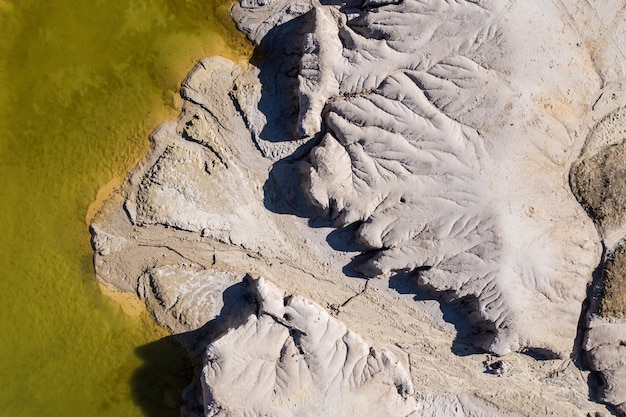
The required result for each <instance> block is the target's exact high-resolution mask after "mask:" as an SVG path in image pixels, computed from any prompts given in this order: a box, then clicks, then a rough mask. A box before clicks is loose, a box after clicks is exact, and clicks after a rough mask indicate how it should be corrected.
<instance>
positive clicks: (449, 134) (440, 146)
mask: <svg viewBox="0 0 626 417" xmlns="http://www.w3.org/2000/svg"><path fill="white" fill-rule="evenodd" d="M280 4H281V2H280V1H275V2H272V3H271V5H270V6H268V5H258V4H256V5H250V4H247V5H246V6H245V7H244V6H243V5H242V6H241V8H239V9H237V8H236V9H235V11H234V16H235V18H236V19H237V18H238V25H239V27H241V28H242V29H243V30H244V31H245V32H246V33H249V34H254V35H252V36H250V37H251V39H252V40H253V41H255V42H256V43H258V44H259V45H261V47H263V45H264V42H266V38H265V37H267V38H269V39H270V40H269V41H267V42H269V43H270V45H276V44H279V43H280V42H282V39H281V38H279V37H278V35H273V34H272V30H271V29H267V27H268V26H271V25H274V27H275V28H277V27H279V26H280V25H281V24H284V22H288V21H296V20H299V21H302V22H307V21H310V22H313V24H312V27H311V29H310V30H311V33H309V34H306V35H305V36H304V42H303V47H302V50H301V64H300V73H299V80H300V85H299V89H298V93H299V97H300V117H299V119H298V128H299V130H300V131H301V133H302V134H303V135H304V136H311V135H313V134H315V133H317V132H318V131H320V130H321V131H322V132H325V133H324V135H323V139H322V141H321V143H320V144H319V145H318V146H317V147H316V148H314V149H313V150H312V151H311V153H310V156H309V164H310V165H309V167H308V169H305V171H306V172H307V174H306V178H305V180H304V185H305V191H306V193H307V195H308V197H309V199H310V201H311V203H312V204H313V205H314V206H316V207H318V208H319V209H320V211H321V212H322V213H324V214H326V215H328V216H330V217H331V219H332V220H333V221H334V223H335V225H337V226H340V227H344V226H348V225H354V224H360V227H358V228H357V230H356V233H355V234H356V238H357V240H358V241H359V242H360V243H361V244H362V246H363V249H364V251H368V252H369V253H374V255H373V256H371V257H370V258H369V260H367V261H366V262H365V263H364V264H363V265H361V266H360V267H359V268H358V269H359V271H360V272H361V273H363V274H364V275H366V276H389V275H390V274H391V273H393V272H394V271H420V273H419V283H420V284H421V285H422V286H424V287H427V288H430V289H434V290H436V291H438V292H443V293H446V294H447V296H448V298H449V299H451V300H464V299H470V300H473V301H471V302H470V303H469V304H471V305H473V306H474V310H473V311H470V312H469V314H470V317H471V319H472V321H473V323H474V324H475V325H476V326H477V327H478V328H480V329H482V333H481V334H480V335H479V336H478V337H477V338H476V340H475V343H476V344H477V345H479V346H482V347H484V348H485V349H487V350H489V351H492V352H494V353H498V354H506V353H508V352H511V351H520V350H524V349H532V350H536V351H543V352H546V353H548V354H550V355H555V356H567V355H568V354H569V353H570V351H571V347H572V342H571V341H572V340H573V339H574V338H575V335H576V324H577V322H578V318H579V316H580V305H581V304H582V301H583V299H584V294H585V288H586V286H587V284H588V283H589V281H590V276H591V272H592V271H593V269H594V268H595V266H596V264H597V259H598V256H599V246H598V245H597V243H596V242H597V237H596V236H597V235H596V232H595V230H594V228H593V226H592V224H591V222H590V221H589V220H588V218H587V217H586V215H585V212H584V211H583V210H582V209H581V208H580V206H579V205H578V204H577V202H576V201H575V199H573V198H572V197H571V193H570V191H569V189H568V187H567V183H566V182H565V181H564V177H565V176H566V173H567V172H568V170H569V163H570V152H571V150H572V149H575V148H577V147H580V146H582V143H581V141H580V140H577V139H576V138H575V137H574V135H573V132H574V130H575V129H577V128H579V127H580V126H579V124H578V122H576V121H575V120H574V119H575V118H576V116H577V115H579V114H582V113H583V112H584V110H585V108H586V106H588V105H589V102H590V101H591V94H593V93H595V92H597V91H598V89H599V87H600V81H601V80H600V77H599V76H598V74H597V73H596V70H595V68H594V67H593V65H592V63H591V62H590V61H589V60H587V59H586V57H584V56H581V55H579V54H577V53H576V52H575V51H573V50H572V49H571V48H568V47H567V45H571V44H574V43H576V42H580V41H581V39H580V36H579V35H578V33H577V30H576V29H575V28H574V27H572V26H571V25H570V24H568V22H567V14H566V13H565V12H564V11H563V10H562V9H560V7H559V5H558V4H552V3H550V4H549V5H545V3H544V2H541V7H542V19H543V20H544V21H549V22H551V23H550V24H549V25H546V26H545V27H542V28H541V30H538V31H537V30H536V27H535V26H533V29H532V30H530V28H529V26H528V25H527V21H525V20H524V18H523V17H522V16H527V17H528V18H529V19H530V18H531V16H533V17H534V13H535V12H536V11H537V8H538V7H539V5H540V3H539V2H507V1H485V2H470V1H460V2H452V3H451V2H422V1H410V0H406V1H403V2H366V3H364V4H363V5H359V4H358V3H356V2H354V3H350V4H343V3H342V4H336V5H335V4H334V3H333V2H323V3H322V4H320V3H316V2H298V3H296V4H300V5H301V7H300V8H299V9H298V13H292V12H293V9H292V8H290V7H291V5H293V4H294V3H293V2H287V1H283V2H282V4H283V5H285V6H284V7H282V6H279V5H280ZM287 5H290V6H289V7H288V6H287ZM339 6H342V7H339ZM304 10H306V11H304ZM248 16H254V18H248ZM277 22H280V23H277ZM264 33H265V34H266V35H263V34H264ZM521 33H523V34H524V36H528V38H529V39H533V37H534V39H545V38H550V39H553V40H554V41H553V42H551V43H548V44H544V47H543V49H542V50H541V51H534V52H533V53H534V56H536V61H537V62H548V61H550V62H551V64H550V65H551V67H552V68H553V70H552V71H551V72H550V73H549V72H546V70H545V68H541V67H538V66H537V65H536V64H534V63H532V62H528V61H527V60H526V56H525V55H523V54H520V52H523V51H524V46H523V45H521V44H520V45H518V42H520V38H519V37H520V34H521ZM322 38H323V39H324V42H321V41H320V39H322ZM286 42H290V40H286ZM524 43H528V41H527V40H526V41H524ZM509 45H510V46H509ZM312 55H314V56H316V57H317V59H313V58H312ZM312 62H313V63H315V65H312V64H311V63H312ZM573 62H575V63H576V64H574V65H572V63H573ZM559 73H561V74H567V76H565V75H564V76H563V77H562V78H559V77H557V76H556V74H559ZM557 80H558V85H557V86H555V85H552V84H551V83H552V82H555V81H557ZM537 90H539V91H541V95H537V94H536V93H535V92H536V91H537ZM312 96H314V97H316V99H317V101H312V99H311V97H312ZM563 97H565V102H564V103H561V102H560V101H559V100H562V98H563ZM321 103H325V106H324V108H323V110H322V109H320V107H321V105H320V104H321ZM557 106H559V107H558V109H556V107H557ZM314 114H317V116H315V117H314ZM322 117H323V118H324V126H323V128H321V127H319V123H318V121H319V120H320V118H322ZM524 120H532V123H527V122H524ZM555 315H558V316H559V317H561V321H559V322H558V323H556V322H555V321H554V320H552V319H550V317H553V316H555ZM564 322H567V323H568V324H567V325H566V326H564V325H563V324H564ZM531 323H532V324H531Z"/></svg>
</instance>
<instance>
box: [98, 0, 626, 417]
mask: <svg viewBox="0 0 626 417" xmlns="http://www.w3.org/2000/svg"><path fill="white" fill-rule="evenodd" d="M625 6H626V5H625V4H624V3H623V2H621V1H611V2H600V1H593V2H584V3H583V2H579V1H574V0H568V1H555V2H543V1H541V2H540V1H510V2H508V1H457V2H449V1H443V0H442V1H436V0H434V1H427V2H425V1H416V0H405V1H401V2H395V1H365V2H361V1H356V0H354V1H344V2H335V1H333V0H324V1H314V0H311V1H304V0H300V1H285V0H270V1H260V0H259V1H254V0H242V1H241V2H240V3H239V5H237V6H235V8H234V9H233V15H234V17H235V18H236V20H237V23H238V25H239V27H240V28H241V29H242V30H244V31H245V32H246V33H247V34H248V35H249V37H250V39H251V40H253V41H254V42H255V43H256V44H257V48H258V56H259V57H261V58H260V59H259V60H258V62H256V64H257V67H251V66H244V65H240V66H238V65H233V64H232V63H229V62H227V61H225V60H222V59H219V58H212V59H206V60H203V61H201V62H200V63H199V64H198V65H197V66H196V68H195V69H194V70H193V71H192V72H191V73H190V75H189V76H188V77H187V79H186V80H185V81H184V83H183V87H182V89H181V94H182V96H183V99H184V106H183V109H182V112H181V115H180V117H179V119H178V120H176V121H173V122H169V123H166V124H164V125H162V126H161V127H160V128H158V129H157V130H156V131H155V133H154V134H153V136H152V138H151V139H152V143H153V148H152V150H151V152H150V154H149V155H148V156H147V157H146V158H145V159H144V161H142V162H141V163H140V164H139V166H138V167H137V168H136V169H135V170H134V171H133V173H132V174H131V175H130V177H129V179H128V181H127V183H126V184H125V185H124V187H123V189H122V190H120V191H118V192H117V193H116V194H114V195H113V196H112V198H111V200H110V201H108V202H107V203H106V204H105V206H104V207H103V209H102V211H101V212H100V214H99V215H98V216H97V217H96V219H95V220H94V222H93V224H92V233H93V236H94V237H93V245H94V250H95V252H96V256H95V265H96V271H97V274H98V277H99V279H101V280H103V281H106V282H109V283H113V284H114V285H116V286H117V287H119V288H120V289H122V290H125V291H132V292H135V293H137V294H138V295H139V296H140V297H142V298H143V299H144V300H145V301H146V304H147V305H148V307H149V309H150V311H151V312H152V313H153V315H154V316H155V318H156V319H157V320H158V321H159V322H160V323H161V324H163V325H165V326H167V327H168V328H169V329H170V330H172V331H173V332H188V333H187V334H186V335H185V336H184V339H185V341H186V342H187V343H188V346H190V350H191V351H192V352H193V353H194V355H195V357H196V358H197V360H198V364H199V366H200V365H202V366H203V367H204V368H203V369H204V371H203V374H202V379H201V381H200V383H199V384H198V385H196V386H195V387H192V388H190V390H189V392H188V393H187V394H188V395H187V397H186V398H188V400H189V406H188V407H187V408H186V409H185V413H186V415H189V416H195V415H198V414H205V415H219V416H230V415H233V416H239V415H242V416H243V415H246V416H253V415H259V416H260V415H276V416H279V415H285V416H287V415H307V413H308V414H309V415H320V414H323V415H350V413H351V412H356V413H357V414H359V415H372V416H374V415H377V416H378V415H416V416H417V415H420V416H422V415H425V416H451V415H452V416H456V415H458V416H469V415H476V416H479V415H491V413H494V414H497V415H518V414H519V415H533V416H548V415H568V416H569V415H572V416H578V415H580V416H586V415H598V416H600V415H606V414H605V413H606V408H605V407H604V406H602V405H599V404H597V403H594V402H592V401H590V398H589V387H588V385H587V377H588V375H587V373H586V372H585V371H582V370H580V369H579V368H578V367H577V362H576V361H575V359H576V355H577V354H578V350H579V347H582V348H584V349H585V350H586V351H587V352H588V357H589V358H590V362H591V364H592V367H593V369H594V370H596V371H600V372H601V375H602V378H604V384H603V388H602V392H601V393H600V395H599V397H598V398H599V399H600V400H602V401H605V402H607V403H610V404H613V405H615V406H616V410H618V411H619V409H620V408H619V407H622V408H623V405H621V404H622V403H623V401H622V400H621V398H622V397H623V392H622V391H621V390H620V389H619V388H620V387H622V386H625V384H623V383H622V382H621V379H620V378H623V372H622V371H623V369H624V367H623V356H622V355H623V352H622V350H621V348H622V347H623V346H622V344H623V343H624V342H623V338H622V337H621V336H619V335H620V334H621V333H620V331H621V330H619V329H621V327H620V326H622V324H621V322H619V321H616V320H607V319H602V318H600V317H598V316H596V315H594V314H595V313H594V311H595V310H594V308H595V307H594V305H595V304H593V302H592V303H591V305H592V307H591V310H590V311H589V314H587V316H586V319H587V320H586V323H587V324H588V327H589V329H590V330H589V331H587V333H586V337H585V338H584V343H582V346H580V345H581V341H582V340H581V337H580V336H577V332H578V324H579V318H580V314H581V308H582V305H583V301H584V299H585V297H586V288H587V285H588V284H589V283H590V282H591V278H592V272H593V271H594V269H595V268H596V267H597V264H598V262H599V259H600V244H599V237H598V233H597V232H596V229H595V228H594V226H593V224H592V222H591V221H590V220H589V219H588V217H587V216H586V214H585V211H584V209H583V208H582V207H581V206H580V205H579V204H578V203H577V202H576V200H575V199H574V197H573V196H572V193H571V191H570V189H569V187H568V184H567V182H568V176H569V172H570V171H569V170H570V166H571V165H572V161H574V160H575V159H576V158H577V157H578V156H579V154H580V158H579V159H578V160H576V161H575V162H574V164H573V169H572V171H571V172H572V175H571V177H570V183H571V184H572V187H573V188H575V189H576V186H579V189H577V190H582V191H577V193H578V194H577V196H578V198H579V200H580V201H581V202H582V203H583V205H584V206H585V209H587V210H588V211H589V212H592V211H593V210H598V212H602V213H604V212H606V213H607V215H606V216H605V217H606V219H609V218H610V221H609V220H604V219H603V220H599V223H598V225H599V229H598V230H599V231H600V235H601V237H602V239H603V240H604V244H605V247H607V248H613V246H614V245H615V244H616V243H617V242H618V241H619V240H620V239H621V237H622V236H623V234H624V233H623V231H622V228H623V225H622V222H621V217H620V215H619V213H621V211H620V210H622V208H621V206H620V201H621V200H620V199H622V198H623V196H622V194H621V193H620V192H619V190H618V189H617V188H615V190H616V191H615V192H613V191H611V190H609V191H607V190H606V189H603V186H602V184H603V182H605V181H606V179H607V178H613V177H612V175H617V177H616V178H617V180H616V181H617V182H616V186H619V181H620V179H619V178H621V177H619V172H621V171H620V170H621V166H620V164H619V157H618V153H616V152H615V151H616V150H619V149H620V148H619V147H620V146H622V145H620V144H622V142H623V140H624V138H621V139H620V138H619V136H620V135H621V133H620V132H623V131H624V129H623V127H620V126H621V125H620V124H619V121H620V120H621V119H622V116H621V112H623V111H622V110H621V109H622V108H624V106H625V105H626V102H624V97H626V95H624V94H623V89H622V85H621V84H620V83H619V81H620V80H622V79H624V78H625V76H626V69H625V68H626V67H625V66H624V62H626V59H624V57H623V54H621V52H620V51H621V50H620V45H622V44H624V42H622V40H624V39H623V37H624V34H626V30H625V28H626V24H625V23H624V21H626V19H624V10H625V9H626V7H625ZM607 33H609V34H610V36H609V35H607ZM538 45H540V46H541V47H540V48H539V47H538ZM581 149H582V151H581ZM610 161H612V163H613V165H614V168H611V167H610V163H609V162H610ZM603 170H604V171H603ZM576 184H577V185H576ZM622 185H623V184H622ZM618 188H619V187H618ZM581 196H583V197H581ZM585 201H586V202H585ZM320 214H321V215H320ZM331 225H332V227H331ZM311 226H313V227H311ZM247 273H252V274H254V275H258V276H263V277H266V278H267V280H248V283H247V284H246V285H248V286H250V287H251V288H252V289H253V290H251V291H248V289H244V288H243V287H242V286H241V285H242V284H241V283H238V282H239V280H240V278H241V277H242V276H244V275H246V274H247ZM373 276H376V277H379V278H383V279H370V278H371V277H373ZM270 281H271V282H273V283H274V284H275V285H276V287H274V284H271V283H270ZM260 283H263V284H262V285H261V284H260ZM278 288H281V289H280V290H279V289H278ZM283 291H284V293H283ZM284 294H293V296H292V297H285V296H284ZM307 300H311V301H307ZM438 302H442V304H441V305H439V304H438ZM203 322H207V324H206V325H205V324H203ZM320 323H325V326H326V325H328V329H329V331H331V330H332V332H335V333H336V334H335V333H332V332H331V333H332V335H331V334H330V333H328V334H327V333H325V332H326V330H324V331H321V330H320V329H321V328H320V327H319V325H320ZM607 326H617V327H615V328H616V329H618V330H619V331H617V330H616V331H614V332H611V331H605V330H602V331H600V329H608V328H609V327H607ZM294 329H295V330H294ZM298 329H300V330H302V329H306V330H304V331H303V332H302V333H298V331H297V330H298ZM324 329H326V327H324ZM595 329H598V330H595ZM320 332H321V333H320ZM603 332H604V333H603ZM607 333H608V334H609V335H610V337H609V336H607ZM322 335H323V336H322ZM347 335H350V336H347ZM318 336H319V337H318ZM207 346H208V350H206V352H207V356H204V353H203V352H205V348H206V347H207ZM371 346H375V347H374V348H372V350H370V347H371ZM477 347H478V348H479V349H477ZM480 348H483V349H486V350H488V351H490V352H493V353H496V354H507V356H506V357H505V358H502V359H499V358H493V357H492V356H490V355H489V354H487V353H485V352H484V351H482V350H481V349H480ZM342 349H343V350H342ZM342 352H343V353H342ZM350 352H351V353H350ZM383 352H386V353H383ZM519 352H525V353H527V354H528V355H522V354H519ZM287 353H290V354H291V356H290V355H288V354H287ZM351 355H354V356H351ZM203 358H204V359H203ZM352 358H356V359H355V360H356V362H351V361H352ZM354 363H359V364H360V365H359V366H358V367H356V366H355V365H354ZM365 364H366V365H365ZM361 365H363V366H361ZM355 369H356V370H357V371H358V372H356V374H355V373H354V372H355ZM347 370H348V371H350V372H347ZM235 375H239V376H240V377H237V378H235V377H234V376H235ZM370 377H371V379H370ZM233 378H235V379H233ZM316 381H317V383H316ZM320 381H322V382H321V383H320ZM365 381H368V382H367V383H365ZM591 381H592V382H593V380H591ZM370 385H371V386H370ZM374 387H376V388H374ZM410 387H412V390H413V391H415V393H414V394H413V393H410V392H412V391H411V389H410ZM399 388H401V389H399ZM593 388H594V386H593V384H592V391H593ZM331 392H332V393H335V394H336V395H337V396H336V397H333V396H331V395H330V394H329V393H331ZM304 394H306V395H305V396H304V397H303V396H302V395H304ZM202 398H204V399H202ZM321 398H323V399H324V401H321V400H319V399H321ZM620 401H621V402H620ZM195 402H197V404H196V403H195ZM339 404H341V406H339ZM324 407H327V410H328V411H321V410H322V409H323V408H324ZM342 407H344V408H342ZM489 407H492V408H493V410H494V411H490V410H489ZM333 413H335V414H333ZM400 413H402V414H400Z"/></svg>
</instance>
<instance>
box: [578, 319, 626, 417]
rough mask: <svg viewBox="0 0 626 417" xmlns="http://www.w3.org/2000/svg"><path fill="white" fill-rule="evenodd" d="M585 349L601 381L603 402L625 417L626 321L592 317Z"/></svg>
mask: <svg viewBox="0 0 626 417" xmlns="http://www.w3.org/2000/svg"><path fill="white" fill-rule="evenodd" d="M583 347H584V349H585V350H586V351H587V352H588V359H589V361H590V363H591V367H592V369H593V370H595V371H598V372H599V374H600V376H601V379H602V385H601V386H600V387H599V391H600V392H599V393H598V395H599V396H600V399H601V400H602V401H604V402H606V403H609V404H612V405H613V406H614V407H615V411H616V412H617V413H618V415H620V416H626V383H625V382H626V319H615V318H603V317H600V316H599V315H593V316H592V317H591V318H590V320H589V324H588V330H587V333H586V335H585V343H584V346H583Z"/></svg>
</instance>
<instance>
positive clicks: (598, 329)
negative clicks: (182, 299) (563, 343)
mask: <svg viewBox="0 0 626 417" xmlns="http://www.w3.org/2000/svg"><path fill="white" fill-rule="evenodd" d="M588 117H589V119H590V120H591V122H592V123H594V125H593V127H592V129H591V131H590V133H589V135H588V137H587V141H586V143H585V146H584V147H583V150H582V153H581V156H580V158H579V159H578V160H577V161H576V162H575V163H574V164H573V166H572V171H571V177H570V181H571V185H572V190H573V191H574V193H575V194H576V196H577V197H578V199H579V201H580V203H581V205H582V206H583V207H585V209H587V211H588V212H589V214H590V216H591V217H592V218H593V219H594V220H595V222H596V225H597V227H598V230H599V232H600V235H601V237H602V242H603V245H604V254H603V258H602V262H601V264H600V267H599V269H598V271H597V274H596V275H597V276H596V280H595V283H594V286H593V287H592V290H591V297H590V300H589V308H588V311H587V314H586V316H585V321H586V334H585V342H584V344H583V349H584V350H585V351H586V352H587V360H588V361H589V365H590V367H591V369H593V370H594V371H596V372H597V373H598V374H599V379H600V381H601V384H600V386H599V387H598V389H597V390H596V393H595V395H597V397H598V398H599V399H600V400H602V401H604V402H606V403H608V404H612V405H613V406H614V407H615V411H616V413H618V414H619V415H620V416H626V333H625V332H626V246H625V239H626V223H625V222H624V214H625V213H624V210H625V207H626V205H625V204H626V200H625V198H626V188H625V187H626V171H625V170H624V157H625V156H626V145H625V144H626V119H625V117H626V94H624V91H623V85H622V84H621V83H617V84H614V85H610V86H608V87H607V88H605V89H604V91H602V94H601V95H600V96H599V98H598V101H597V102H596V103H595V104H594V110H593V111H592V112H591V113H590V115H589V116H588Z"/></svg>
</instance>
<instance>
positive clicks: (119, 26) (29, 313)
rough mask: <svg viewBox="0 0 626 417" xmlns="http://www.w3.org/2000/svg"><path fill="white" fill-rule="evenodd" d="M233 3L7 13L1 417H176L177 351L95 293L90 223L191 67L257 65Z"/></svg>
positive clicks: (28, 3)
mask: <svg viewBox="0 0 626 417" xmlns="http://www.w3.org/2000/svg"><path fill="white" fill-rule="evenodd" d="M229 5H230V2H229V1H228V0H226V1H215V0H211V1H209V0H178V1H175V0H106V1H105V0H88V1H85V0H47V1H41V0H0V385H1V388H0V416H1V417H4V416H7V417H20V416H24V417H29V416H37V417H40V416H53V417H55V416H64V417H71V416H81V417H85V416H88V417H92V416H96V417H97V416H115V417H123V416H149V417H153V416H155V417H156V416H169V415H176V411H175V410H174V409H175V408H176V407H177V406H178V404H177V395H178V390H179V389H180V386H181V385H183V384H185V383H186V382H187V381H186V380H187V379H188V378H189V374H188V370H187V369H186V366H185V362H184V361H183V360H182V359H181V356H180V352H179V348H178V347H177V345H176V344H175V343H173V342H172V341H171V340H170V339H163V337H164V334H163V332H162V331H160V330H159V329H157V328H155V327H154V326H152V325H149V322H148V321H147V320H146V317H141V318H131V317H127V316H125V315H124V314H122V313H121V312H120V310H119V308H118V307H117V306H116V305H115V304H114V303H113V302H111V301H108V300H107V299H105V298H104V297H103V296H101V295H100V293H99V291H98V288H97V285H96V284H95V279H94V276H93V269H92V266H91V248H90V245H89V234H88V230H87V226H86V224H85V213H86V210H87V207H88V205H89V203H90V202H91V201H92V200H93V199H94V198H95V196H96V192H97V190H98V188H99V187H101V186H102V185H104V184H106V183H107V182H109V180H111V179H112V178H114V177H120V176H122V175H124V173H125V172H126V171H127V170H128V169H129V168H131V167H132V166H133V164H134V163H135V161H136V160H137V159H138V158H140V157H141V155H142V154H143V153H144V152H146V150H147V149H148V140H147V136H148V133H149V132H150V130H152V129H153V128H154V127H156V125H157V124H158V123H159V122H162V121H165V120H167V119H169V118H172V117H174V116H175V115H176V114H177V110H176V109H175V103H176V100H175V97H176V92H177V89H178V84H179V82H180V81H181V80H182V79H183V77H184V75H185V74H186V73H187V72H188V71H189V70H190V69H191V68H192V66H193V64H194V62H195V61H196V60H197V59H199V58H201V57H203V56H208V55H212V54H220V55H223V56H227V57H230V58H238V57H241V56H242V55H245V54H247V52H248V49H247V46H246V45H245V42H244V40H243V38H242V37H241V36H240V35H238V34H237V33H236V32H235V29H234V26H233V25H232V23H231V22H230V20H229V19H228V8H229Z"/></svg>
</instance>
